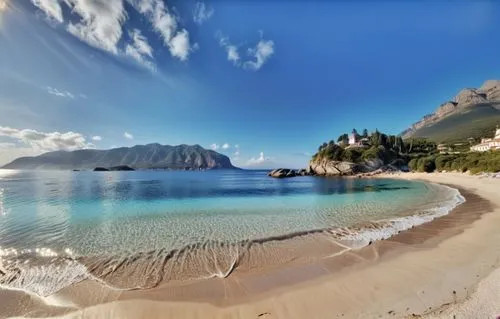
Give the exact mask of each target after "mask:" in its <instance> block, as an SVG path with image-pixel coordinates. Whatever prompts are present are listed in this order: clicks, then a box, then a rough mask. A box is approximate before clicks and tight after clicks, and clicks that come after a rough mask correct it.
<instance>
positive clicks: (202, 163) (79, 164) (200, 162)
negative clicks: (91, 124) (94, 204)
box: [2, 144, 236, 170]
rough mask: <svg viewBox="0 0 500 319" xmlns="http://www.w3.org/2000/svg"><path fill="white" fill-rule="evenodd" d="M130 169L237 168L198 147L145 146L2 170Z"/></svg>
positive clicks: (54, 157) (59, 155) (49, 157)
mask: <svg viewBox="0 0 500 319" xmlns="http://www.w3.org/2000/svg"><path fill="white" fill-rule="evenodd" d="M122 165H126V166H130V167H132V168H136V169H141V168H142V169H154V168H156V169H193V170H198V169H218V168H229V169H233V168H236V167H234V166H233V165H232V164H231V161H230V160H229V158H228V157H227V156H225V155H222V154H220V153H217V152H215V151H212V150H206V149H204V148H203V147H201V146H200V145H192V146H191V145H177V146H170V145H160V144H147V145H136V146H133V147H120V148H113V149H110V150H92V149H86V150H77V151H72V152H68V151H56V152H49V153H45V154H42V155H40V156H36V157H21V158H18V159H16V160H14V161H12V162H11V163H9V164H7V165H5V166H3V167H2V168H8V169H61V170H82V169H94V168H95V167H105V168H109V167H114V166H122Z"/></svg>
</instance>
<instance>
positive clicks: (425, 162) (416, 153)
mask: <svg viewBox="0 0 500 319" xmlns="http://www.w3.org/2000/svg"><path fill="white" fill-rule="evenodd" d="M353 132H354V133H356V131H355V130H354V131H353ZM491 135H492V133H491V132H490V133H489V134H488V135H485V136H482V137H488V136H491ZM364 136H366V137H364ZM358 138H359V139H363V140H361V143H359V144H358V145H351V146H348V145H347V143H344V140H345V139H348V135H347V134H343V135H341V136H340V137H339V138H338V141H339V144H336V143H335V142H334V141H333V140H332V141H330V142H328V143H323V144H322V145H321V146H320V147H319V149H318V152H317V153H316V154H314V156H313V160H321V159H327V160H332V161H346V162H352V163H358V164H366V163H367V162H370V161H372V162H373V161H377V160H380V161H381V162H382V163H383V164H385V165H387V164H392V165H394V166H397V167H403V166H406V165H407V166H408V168H409V170H411V171H418V172H433V171H459V172H466V171H470V172H471V173H473V174H476V173H479V172H500V151H490V152H483V153H479V152H469V149H470V144H469V143H458V144H451V145H449V146H447V147H446V149H447V151H448V154H446V153H445V154H441V153H439V151H438V149H437V145H436V143H435V142H434V141H431V140H429V139H426V138H421V137H418V138H409V139H405V140H403V139H402V138H401V137H399V136H395V135H386V134H384V133H380V132H378V131H375V132H373V133H372V134H366V135H365V132H364V131H363V135H358Z"/></svg>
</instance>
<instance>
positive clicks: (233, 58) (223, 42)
mask: <svg viewBox="0 0 500 319" xmlns="http://www.w3.org/2000/svg"><path fill="white" fill-rule="evenodd" d="M215 36H216V37H217V38H218V39H219V45H220V46H221V47H223V48H224V49H225V50H226V52H227V60H228V61H230V62H232V63H233V64H234V65H236V66H238V65H239V62H240V54H239V53H238V47H237V46H235V45H234V44H231V42H229V38H228V37H225V36H224V35H222V33H221V32H220V31H219V32H217V33H216V35H215Z"/></svg>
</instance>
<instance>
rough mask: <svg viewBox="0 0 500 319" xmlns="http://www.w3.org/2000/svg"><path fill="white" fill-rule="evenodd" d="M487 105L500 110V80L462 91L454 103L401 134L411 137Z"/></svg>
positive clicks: (426, 116) (425, 117)
mask: <svg viewBox="0 0 500 319" xmlns="http://www.w3.org/2000/svg"><path fill="white" fill-rule="evenodd" d="M497 103H498V104H497ZM485 104H492V105H491V107H492V108H497V109H500V106H499V105H500V80H489V81H486V82H485V83H484V84H483V85H482V86H481V87H480V88H478V89H473V88H467V89H463V90H461V91H460V92H459V93H458V94H457V96H456V97H455V98H454V99H453V100H452V101H448V102H445V103H443V104H441V105H440V106H439V107H438V108H437V109H436V111H434V113H431V114H428V115H425V116H424V117H423V118H422V119H421V120H420V121H418V122H416V123H414V124H413V125H412V126H410V127H409V128H408V129H406V130H405V131H403V132H401V136H403V138H408V137H411V136H412V135H413V134H414V133H415V132H416V131H417V130H418V129H420V128H423V127H426V126H430V125H433V124H435V123H437V122H439V121H441V120H443V119H445V118H446V117H448V116H450V115H454V114H458V113H460V112H463V111H465V110H467V109H468V108H473V107H474V106H478V105H485Z"/></svg>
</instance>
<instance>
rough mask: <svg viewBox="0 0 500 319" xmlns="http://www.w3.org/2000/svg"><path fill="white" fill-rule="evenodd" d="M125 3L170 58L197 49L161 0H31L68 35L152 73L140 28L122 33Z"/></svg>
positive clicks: (149, 50)
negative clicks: (127, 37) (147, 25)
mask: <svg viewBox="0 0 500 319" xmlns="http://www.w3.org/2000/svg"><path fill="white" fill-rule="evenodd" d="M0 1H2V0H0ZM125 1H126V2H127V3H128V4H130V5H132V7H133V8H135V10H137V11H138V12H139V13H140V14H142V15H143V16H144V17H146V19H147V20H148V22H149V23H151V25H152V27H153V30H154V31H155V32H156V33H157V34H158V35H159V36H160V37H161V38H162V40H163V44H164V45H165V46H166V47H167V48H168V49H169V51H170V54H171V55H172V56H173V57H175V58H177V59H179V60H181V61H186V60H187V59H188V58H189V55H190V53H191V52H193V51H194V50H195V49H196V47H197V46H195V45H193V46H192V45H191V43H190V40H189V32H188V31H187V30H186V29H183V28H180V27H179V18H178V17H177V15H176V14H174V13H173V12H171V11H170V10H169V9H168V7H167V6H166V4H165V3H164V1H163V0H31V2H32V4H33V5H34V6H36V7H37V8H39V9H40V10H41V11H42V12H43V13H45V15H46V16H47V18H49V19H50V20H51V21H55V22H56V23H59V24H64V25H65V27H66V30H67V31H68V32H69V33H71V34H72V35H74V36H75V37H77V38H79V39H80V40H81V41H83V42H85V43H87V44H88V45H90V46H92V47H95V48H98V49H101V50H103V51H106V52H109V53H111V54H113V55H116V56H122V57H123V56H126V57H130V58H131V59H133V60H135V61H136V62H138V63H140V64H141V65H142V66H144V67H146V68H147V69H149V70H154V69H156V66H155V63H154V61H153V49H152V47H151V46H150V45H149V42H148V40H147V39H146V37H145V36H143V35H142V33H141V31H140V30H139V29H132V30H129V31H126V30H125V31H124V28H125V22H126V20H127V18H128V15H129V14H128V12H127V10H126V6H125ZM63 3H64V4H66V5H67V6H68V7H69V8H70V10H71V18H70V17H69V15H67V17H65V16H64V11H63V8H62V4H63ZM204 13H205V14H207V11H205V12H204ZM124 32H125V33H128V34H129V35H130V41H123V40H122V39H123V37H122V36H123V33H124Z"/></svg>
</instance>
